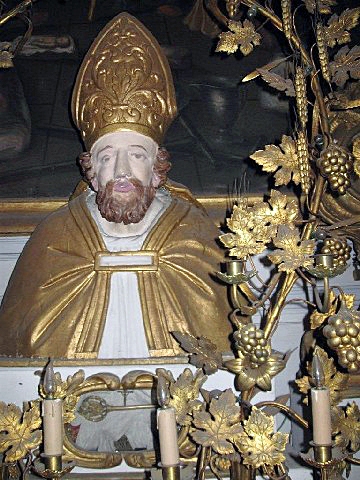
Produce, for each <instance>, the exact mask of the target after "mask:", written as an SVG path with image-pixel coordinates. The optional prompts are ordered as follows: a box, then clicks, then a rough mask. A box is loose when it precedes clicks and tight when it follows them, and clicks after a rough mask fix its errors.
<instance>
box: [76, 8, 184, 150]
mask: <svg viewBox="0 0 360 480" xmlns="http://www.w3.org/2000/svg"><path fill="white" fill-rule="evenodd" d="M72 114H73V118H74V122H75V124H76V125H77V126H78V128H79V129H80V132H81V135H82V137H83V140H84V143H85V145H86V148H87V149H88V150H89V149H90V147H91V146H92V145H93V144H94V142H95V141H96V140H97V139H98V138H100V137H101V136H102V135H104V134H106V133H113V132H116V131H123V130H131V131H136V132H138V133H141V134H143V135H146V136H148V137H151V138H152V139H153V140H154V141H155V142H157V143H161V142H162V140H163V137H164V134H165V132H166V130H167V128H168V126H169V125H170V123H171V122H172V120H173V119H174V117H175V115H176V100H175V91H174V85H173V80H172V76H171V71H170V68H169V65H168V62H167V59H166V57H165V55H164V54H163V52H162V50H161V48H160V46H159V44H158V43H157V41H156V40H155V38H154V37H153V36H152V35H151V33H150V32H149V31H148V30H147V29H146V28H145V27H144V26H143V25H142V24H141V23H140V22H139V21H138V20H137V19H135V18H134V17H132V16H131V15H129V14H128V13H121V14H120V15H118V16H117V17H115V18H114V19H113V20H111V21H110V22H109V23H108V24H107V25H106V27H105V28H104V29H103V30H102V31H101V32H100V34H99V35H98V36H97V38H96V39H95V41H94V42H93V44H92V46H91V47H90V49H89V51H88V53H87V54H86V56H85V58H84V60H83V62H82V65H81V67H80V70H79V73H78V75H77V79H76V83H75V87H74V92H73V97H72Z"/></svg>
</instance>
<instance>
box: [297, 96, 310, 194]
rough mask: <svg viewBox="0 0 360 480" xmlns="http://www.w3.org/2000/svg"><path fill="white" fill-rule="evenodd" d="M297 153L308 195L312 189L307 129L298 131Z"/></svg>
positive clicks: (302, 185)
mask: <svg viewBox="0 0 360 480" xmlns="http://www.w3.org/2000/svg"><path fill="white" fill-rule="evenodd" d="M296 98H297V97H296ZM305 120H306V116H305V115H303V121H305ZM305 123H306V122H305ZM296 153H297V157H298V160H299V170H300V178H301V188H302V190H303V192H304V193H305V195H307V194H308V193H309V191H310V165H309V151H308V141H307V137H306V131H305V130H300V131H299V133H298V138H297V139H296Z"/></svg>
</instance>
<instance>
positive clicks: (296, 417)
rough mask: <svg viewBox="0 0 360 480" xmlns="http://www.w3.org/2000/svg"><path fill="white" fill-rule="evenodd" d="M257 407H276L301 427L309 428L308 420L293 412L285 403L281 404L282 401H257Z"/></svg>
mask: <svg viewBox="0 0 360 480" xmlns="http://www.w3.org/2000/svg"><path fill="white" fill-rule="evenodd" d="M255 407H257V408H262V407H276V408H277V409H278V410H280V411H281V412H284V413H286V414H287V415H288V416H289V417H291V418H293V419H294V420H295V421H296V422H297V423H298V424H299V425H301V426H302V427H303V428H309V424H308V422H307V421H306V420H305V419H304V418H302V417H301V416H300V415H299V414H298V413H296V412H295V410H293V409H292V408H290V407H288V406H287V405H283V404H282V403H278V402H272V401H271V400H268V401H264V402H259V403H257V404H256V405H255Z"/></svg>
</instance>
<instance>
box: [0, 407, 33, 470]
mask: <svg viewBox="0 0 360 480" xmlns="http://www.w3.org/2000/svg"><path fill="white" fill-rule="evenodd" d="M40 426H41V416H40V407H39V402H31V403H30V406H29V408H28V409H27V410H25V411H24V412H22V411H21V410H20V408H19V407H17V406H16V405H13V404H10V405H7V404H6V403H4V402H0V452H6V453H5V459H6V461H7V462H16V461H17V460H20V459H21V458H24V457H25V456H26V455H27V454H28V453H29V452H30V451H31V450H33V449H34V448H36V447H38V446H39V445H40V443H41V440H42V434H41V430H39V428H40Z"/></svg>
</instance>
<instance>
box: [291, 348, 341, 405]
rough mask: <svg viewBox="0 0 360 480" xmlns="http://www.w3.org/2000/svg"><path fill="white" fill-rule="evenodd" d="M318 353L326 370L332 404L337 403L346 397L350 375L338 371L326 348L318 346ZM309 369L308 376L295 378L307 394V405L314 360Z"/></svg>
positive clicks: (308, 366)
mask: <svg viewBox="0 0 360 480" xmlns="http://www.w3.org/2000/svg"><path fill="white" fill-rule="evenodd" d="M316 354H317V356H318V357H319V358H320V362H321V365H322V367H323V370H324V376H325V381H324V383H325V385H326V386H327V387H328V388H329V390H330V401H331V405H337V404H338V403H339V402H340V401H341V400H342V399H343V398H344V394H345V389H346V386H347V383H348V380H349V375H346V374H343V373H340V372H338V371H337V369H336V367H335V365H334V360H333V359H332V358H329V357H328V355H327V353H326V352H325V350H323V349H322V348H319V347H316ZM307 371H308V375H307V376H304V377H302V378H299V379H298V380H295V383H296V385H297V386H298V389H299V390H300V392H301V393H303V394H304V395H305V398H304V399H303V402H304V403H305V404H306V405H307V404H308V398H307V395H308V392H309V389H310V388H311V382H312V377H311V375H312V362H308V363H307Z"/></svg>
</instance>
